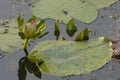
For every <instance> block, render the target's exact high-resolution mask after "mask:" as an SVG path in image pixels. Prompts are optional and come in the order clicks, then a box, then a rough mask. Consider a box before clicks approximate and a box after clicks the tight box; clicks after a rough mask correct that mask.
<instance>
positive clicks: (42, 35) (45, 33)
mask: <svg viewBox="0 0 120 80" xmlns="http://www.w3.org/2000/svg"><path fill="white" fill-rule="evenodd" d="M48 33H49V32H43V33H41V35H40V36H38V38H39V39H40V38H42V37H44V36H45V35H47V34H48Z"/></svg>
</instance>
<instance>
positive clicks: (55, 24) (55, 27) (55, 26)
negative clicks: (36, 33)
mask: <svg viewBox="0 0 120 80" xmlns="http://www.w3.org/2000/svg"><path fill="white" fill-rule="evenodd" d="M54 35H55V36H56V40H58V39H59V36H60V30H59V21H58V20H55V23H54Z"/></svg>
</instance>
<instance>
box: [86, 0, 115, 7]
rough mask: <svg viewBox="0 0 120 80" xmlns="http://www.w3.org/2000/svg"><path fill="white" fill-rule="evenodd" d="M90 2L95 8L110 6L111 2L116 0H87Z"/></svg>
mask: <svg viewBox="0 0 120 80" xmlns="http://www.w3.org/2000/svg"><path fill="white" fill-rule="evenodd" d="M87 1H89V2H90V3H92V4H94V5H95V6H96V7H97V9H100V8H104V7H108V6H110V5H111V4H112V3H115V2H116V1H117V0H99V1H98V0H87Z"/></svg>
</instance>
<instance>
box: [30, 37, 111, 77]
mask: <svg viewBox="0 0 120 80" xmlns="http://www.w3.org/2000/svg"><path fill="white" fill-rule="evenodd" d="M32 51H33V52H34V51H35V52H34V53H32V54H29V55H28V59H29V60H30V61H33V62H41V59H42V60H44V62H45V64H46V65H45V66H44V65H43V67H44V68H46V67H47V68H46V70H47V71H48V70H49V72H46V71H45V70H44V71H45V72H44V71H42V72H44V73H48V74H51V75H56V76H67V75H71V74H74V75H79V74H85V73H89V72H91V71H93V70H96V69H98V68H100V67H102V66H103V65H105V64H106V63H107V62H108V61H109V60H110V59H111V54H112V48H111V47H110V46H109V42H106V41H104V40H103V39H91V40H88V41H77V42H75V41H60V40H58V41H49V40H48V41H42V42H40V43H38V44H37V45H36V46H35V47H34V48H33V50H32ZM36 51H37V52H36Z"/></svg>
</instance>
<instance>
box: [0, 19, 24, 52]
mask: <svg viewBox="0 0 120 80" xmlns="http://www.w3.org/2000/svg"><path fill="white" fill-rule="evenodd" d="M22 43H23V41H22V40H21V39H20V37H19V36H18V28H17V22H16V21H15V20H12V21H10V22H9V23H7V24H6V25H4V26H2V25H1V26H0V45H1V46H0V49H1V50H3V51H5V52H10V53H12V52H13V51H16V50H18V49H20V48H21V46H22Z"/></svg>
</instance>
